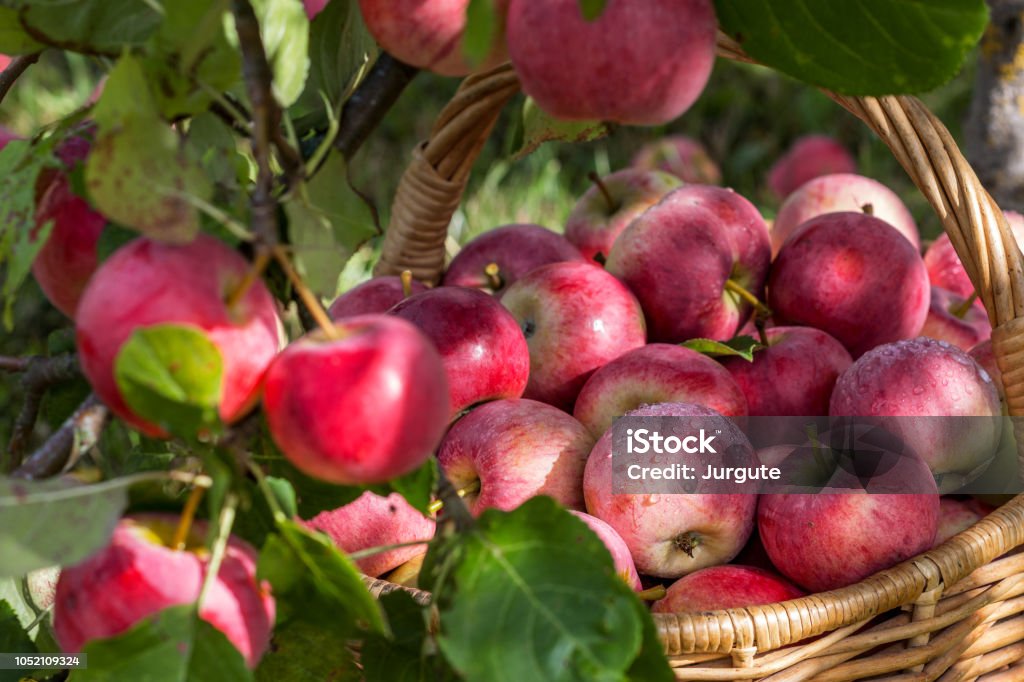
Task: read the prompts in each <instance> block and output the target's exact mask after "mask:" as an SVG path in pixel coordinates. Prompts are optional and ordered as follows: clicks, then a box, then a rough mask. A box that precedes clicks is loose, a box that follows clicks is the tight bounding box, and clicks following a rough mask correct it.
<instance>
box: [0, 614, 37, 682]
mask: <svg viewBox="0 0 1024 682" xmlns="http://www.w3.org/2000/svg"><path fill="white" fill-rule="evenodd" d="M0 651H5V652H12V653H19V654H31V653H35V652H36V645H35V642H33V641H32V638H31V637H29V636H28V633H27V632H25V628H24V626H22V624H21V621H20V620H19V619H18V614H17V613H15V612H14V608H13V607H12V606H11V605H10V604H8V603H7V602H6V601H3V600H0ZM4 672H9V671H0V680H2V679H3V673H4ZM11 679H14V680H17V679H18V677H17V676H14V677H13V678H11Z"/></svg>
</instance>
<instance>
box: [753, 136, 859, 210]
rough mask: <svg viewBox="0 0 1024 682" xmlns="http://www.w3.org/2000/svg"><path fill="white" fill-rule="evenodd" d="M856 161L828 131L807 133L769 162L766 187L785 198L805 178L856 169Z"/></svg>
mask: <svg viewBox="0 0 1024 682" xmlns="http://www.w3.org/2000/svg"><path fill="white" fill-rule="evenodd" d="M856 172H857V162H856V161H854V160H853V157H852V156H850V152H848V151H846V148H845V147H844V146H843V145H841V144H839V143H838V142H837V141H836V140H834V139H833V138H831V137H829V136H828V135H807V136H805V137H801V138H800V139H798V140H797V141H796V142H794V143H793V146H792V147H790V148H789V150H788V151H786V153H785V154H783V155H782V156H781V157H779V159H778V160H777V161H776V162H775V163H774V164H772V167H771V169H770V170H769V171H768V187H769V188H771V190H772V192H774V193H775V196H777V197H779V198H780V199H785V198H786V197H788V196H789V195H790V194H792V193H793V192H794V191H795V190H797V189H798V188H799V187H801V186H802V185H803V184H804V183H805V182H807V181H809V180H813V179H814V178H817V177H821V176H822V175H833V174H835V173H856Z"/></svg>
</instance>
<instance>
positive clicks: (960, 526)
mask: <svg viewBox="0 0 1024 682" xmlns="http://www.w3.org/2000/svg"><path fill="white" fill-rule="evenodd" d="M994 509H995V507H993V506H991V505H988V504H985V503H984V502H981V501H979V500H973V499H963V500H961V499H957V498H954V497H943V498H942V499H941V500H939V530H938V532H937V533H936V534H935V544H936V546H937V545H941V544H942V543H943V542H945V541H946V540H948V539H950V538H951V537H953V536H954V535H956V534H957V533H960V532H961V531H965V530H967V529H968V528H970V527H971V526H973V525H974V524H976V523H977V522H978V521H981V520H982V519H983V518H985V517H986V516H988V515H989V514H990V513H992V511H993V510H994Z"/></svg>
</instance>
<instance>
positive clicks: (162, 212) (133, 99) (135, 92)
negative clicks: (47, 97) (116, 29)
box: [85, 55, 211, 242]
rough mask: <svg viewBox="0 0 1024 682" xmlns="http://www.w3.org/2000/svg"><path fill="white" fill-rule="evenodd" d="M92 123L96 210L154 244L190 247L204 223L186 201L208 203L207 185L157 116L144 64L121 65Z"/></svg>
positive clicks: (91, 180)
mask: <svg viewBox="0 0 1024 682" xmlns="http://www.w3.org/2000/svg"><path fill="white" fill-rule="evenodd" d="M94 117H95V119H96V122H97V123H98V124H99V127H100V132H99V135H98V136H97V139H96V142H95V144H94V145H93V148H92V153H91V154H90V155H89V158H88V161H87V163H86V170H85V179H86V185H87V187H88V190H89V195H90V197H91V198H92V200H93V203H94V204H95V206H96V208H97V210H99V211H100V212H101V213H103V214H104V215H106V216H107V217H108V218H110V219H111V220H113V221H115V222H117V223H120V224H122V225H124V226H126V227H131V228H134V229H136V230H138V231H139V232H141V233H143V234H144V235H146V236H149V237H153V238H154V239H160V240H164V241H171V242H188V241H190V240H191V239H192V238H193V237H194V236H195V235H196V233H197V232H198V230H199V219H198V215H197V212H196V209H195V207H194V206H193V203H192V202H190V201H189V197H198V198H199V199H202V200H209V198H210V194H211V188H210V183H209V180H208V179H207V177H206V175H205V173H203V170H202V169H201V168H200V167H199V166H198V165H196V164H195V163H194V162H193V161H192V160H191V159H190V158H189V155H188V154H187V153H186V150H185V147H184V145H182V144H181V142H180V140H179V138H178V135H177V134H176V133H175V131H174V129H173V128H171V126H170V125H169V124H167V123H166V122H165V121H163V120H162V119H161V118H160V115H159V111H158V107H157V102H156V100H155V99H154V97H153V94H152V92H151V91H150V89H149V76H148V75H147V73H146V71H145V70H144V68H143V62H142V61H141V60H139V59H137V58H135V57H132V56H131V55H125V56H123V57H122V58H121V59H120V60H118V63H117V65H116V66H115V67H114V69H113V70H112V71H111V73H110V76H109V78H108V79H107V84H106V86H105V87H104V89H103V95H101V97H100V100H99V102H97V104H96V109H95V112H94Z"/></svg>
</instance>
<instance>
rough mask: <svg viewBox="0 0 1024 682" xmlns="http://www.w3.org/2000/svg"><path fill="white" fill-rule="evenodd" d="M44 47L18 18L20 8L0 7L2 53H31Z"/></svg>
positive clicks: (0, 47) (0, 44)
mask: <svg viewBox="0 0 1024 682" xmlns="http://www.w3.org/2000/svg"><path fill="white" fill-rule="evenodd" d="M42 47H43V46H42V44H40V43H38V42H36V41H35V40H33V39H32V37H31V36H29V34H28V33H26V32H25V28H24V27H23V26H22V25H21V21H20V20H19V19H18V10H16V9H12V8H10V7H0V54H6V55H15V54H29V53H30V52H36V51H38V50H40V49H42Z"/></svg>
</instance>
